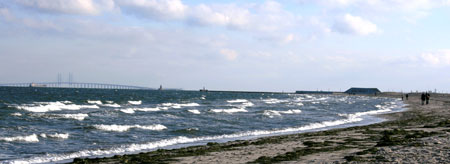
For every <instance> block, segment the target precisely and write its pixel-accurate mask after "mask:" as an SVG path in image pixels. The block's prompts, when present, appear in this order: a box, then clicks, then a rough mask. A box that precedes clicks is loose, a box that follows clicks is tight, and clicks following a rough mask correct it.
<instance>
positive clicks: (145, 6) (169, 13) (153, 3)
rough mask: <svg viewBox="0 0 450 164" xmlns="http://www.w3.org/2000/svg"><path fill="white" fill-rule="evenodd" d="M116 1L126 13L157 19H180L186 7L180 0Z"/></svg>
mask: <svg viewBox="0 0 450 164" xmlns="http://www.w3.org/2000/svg"><path fill="white" fill-rule="evenodd" d="M116 3H117V5H119V6H120V9H121V10H123V11H125V12H127V13H130V14H134V15H136V16H140V17H144V18H151V19H157V20H170V19H181V18H183V17H184V16H185V13H186V10H187V8H188V6H186V5H184V4H183V2H182V1H181V0H116Z"/></svg>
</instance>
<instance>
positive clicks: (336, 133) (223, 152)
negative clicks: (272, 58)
mask: <svg viewBox="0 0 450 164" xmlns="http://www.w3.org/2000/svg"><path fill="white" fill-rule="evenodd" d="M377 96H382V97H396V98H400V97H401V95H400V94H399V93H382V94H379V95H377ZM404 102H405V104H407V108H408V110H407V111H404V112H397V113H390V114H383V115H380V117H384V118H386V119H388V120H389V121H385V122H382V123H378V124H372V125H367V126H358V127H349V128H342V129H333V130H327V131H320V132H310V133H300V134H292V135H283V136H274V137H264V138H258V139H253V140H246V141H232V142H227V143H208V144H207V145H204V146H192V147H187V148H180V149H173V150H164V149H160V150H157V151H152V152H148V153H140V154H133V155H116V156H114V157H109V158H96V159H75V160H74V163H208V164H209V163H347V162H348V163H450V95H448V94H431V101H430V104H429V105H421V102H420V94H409V100H405V101H404Z"/></svg>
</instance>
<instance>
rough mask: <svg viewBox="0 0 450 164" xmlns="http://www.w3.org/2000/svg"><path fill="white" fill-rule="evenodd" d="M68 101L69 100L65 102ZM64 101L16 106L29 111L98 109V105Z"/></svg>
mask: <svg viewBox="0 0 450 164" xmlns="http://www.w3.org/2000/svg"><path fill="white" fill-rule="evenodd" d="M65 103H67V102H65ZM65 103H63V102H59V101H57V102H39V103H35V104H30V105H22V106H15V107H16V108H17V109H21V110H26V111H29V112H50V111H60V110H80V109H83V108H91V109H98V108H99V107H98V106H97V105H76V104H70V103H68V104H65Z"/></svg>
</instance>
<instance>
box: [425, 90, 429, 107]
mask: <svg viewBox="0 0 450 164" xmlns="http://www.w3.org/2000/svg"><path fill="white" fill-rule="evenodd" d="M425 100H426V101H427V105H428V102H429V101H430V94H429V93H426V94H425Z"/></svg>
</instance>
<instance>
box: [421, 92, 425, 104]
mask: <svg viewBox="0 0 450 164" xmlns="http://www.w3.org/2000/svg"><path fill="white" fill-rule="evenodd" d="M425 97H426V96H425V93H422V96H420V99H421V100H422V105H423V104H424V102H425Z"/></svg>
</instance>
